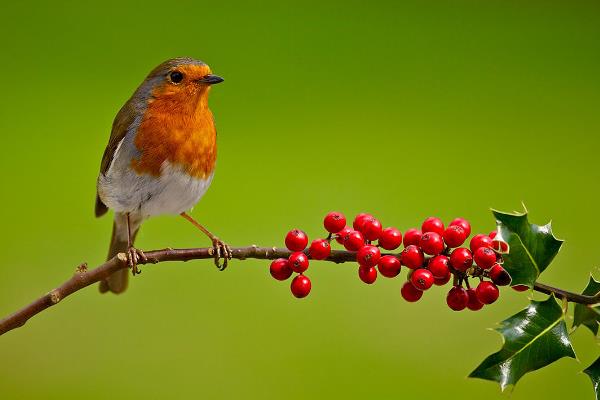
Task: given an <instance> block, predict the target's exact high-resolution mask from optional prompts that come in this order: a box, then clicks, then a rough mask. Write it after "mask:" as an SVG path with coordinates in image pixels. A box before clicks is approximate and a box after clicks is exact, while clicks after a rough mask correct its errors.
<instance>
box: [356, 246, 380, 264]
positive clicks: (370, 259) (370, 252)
mask: <svg viewBox="0 0 600 400" xmlns="http://www.w3.org/2000/svg"><path fill="white" fill-rule="evenodd" d="M380 257H381V253H380V252H379V248H377V247H375V246H371V245H369V244H367V245H365V246H363V247H361V248H360V250H358V253H357V254H356V261H357V262H358V264H360V266H362V267H374V266H376V265H377V263H378V262H379V258H380Z"/></svg>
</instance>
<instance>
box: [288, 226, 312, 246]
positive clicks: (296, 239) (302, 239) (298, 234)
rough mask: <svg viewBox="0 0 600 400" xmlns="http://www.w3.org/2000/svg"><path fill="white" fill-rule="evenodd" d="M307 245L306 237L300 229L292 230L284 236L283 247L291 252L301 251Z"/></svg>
mask: <svg viewBox="0 0 600 400" xmlns="http://www.w3.org/2000/svg"><path fill="white" fill-rule="evenodd" d="M307 244H308V236H306V233H304V232H302V231H301V230H300V229H292V230H291V231H289V232H288V234H287V235H286V236H285V247H287V248H288V249H289V250H291V251H302V250H304V249H305V248H306V245H307Z"/></svg>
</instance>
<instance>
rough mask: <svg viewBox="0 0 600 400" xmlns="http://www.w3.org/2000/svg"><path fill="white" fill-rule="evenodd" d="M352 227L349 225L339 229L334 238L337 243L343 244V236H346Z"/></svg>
mask: <svg viewBox="0 0 600 400" xmlns="http://www.w3.org/2000/svg"><path fill="white" fill-rule="evenodd" d="M352 231H353V229H352V228H351V227H349V226H345V227H344V228H343V229H342V230H341V231H339V232H338V233H337V235H336V238H335V240H336V241H337V242H338V243H339V244H342V245H343V244H344V237H346V235H348V234H349V233H350V232H352Z"/></svg>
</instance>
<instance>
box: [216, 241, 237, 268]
mask: <svg viewBox="0 0 600 400" xmlns="http://www.w3.org/2000/svg"><path fill="white" fill-rule="evenodd" d="M212 242H213V249H214V252H213V254H214V256H215V265H216V266H217V268H218V269H219V271H223V270H224V269H225V268H227V263H228V262H229V260H231V257H232V253H231V247H229V245H228V244H227V243H225V242H223V241H222V240H221V239H219V238H214V239H213V241H212ZM221 259H223V263H222V264H221Z"/></svg>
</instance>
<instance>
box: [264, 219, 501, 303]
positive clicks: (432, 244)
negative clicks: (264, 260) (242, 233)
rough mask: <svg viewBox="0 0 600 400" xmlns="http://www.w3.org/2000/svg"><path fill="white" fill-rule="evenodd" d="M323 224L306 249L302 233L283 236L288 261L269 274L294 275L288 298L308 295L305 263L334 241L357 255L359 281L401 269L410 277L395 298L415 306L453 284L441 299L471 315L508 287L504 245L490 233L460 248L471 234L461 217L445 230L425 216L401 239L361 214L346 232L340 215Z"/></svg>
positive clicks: (327, 251) (280, 261) (320, 257)
mask: <svg viewBox="0 0 600 400" xmlns="http://www.w3.org/2000/svg"><path fill="white" fill-rule="evenodd" d="M323 225H324V226H325V229H326V230H327V232H329V235H328V236H327V238H322V239H316V240H314V241H313V242H312V243H311V244H310V246H309V248H308V249H306V247H307V246H308V236H307V235H306V234H305V233H304V232H303V231H301V230H298V229H294V230H291V231H290V232H288V234H287V236H286V238H285V245H286V247H287V248H288V249H289V250H290V251H291V252H292V253H291V254H290V256H289V257H288V258H287V259H285V258H279V259H277V260H274V261H273V262H272V263H271V267H270V271H271V275H272V276H273V277H274V278H275V279H277V280H281V281H283V280H286V279H288V278H290V277H291V276H292V274H293V273H294V272H295V273H297V274H298V275H297V276H296V277H295V278H294V279H293V280H292V284H291V290H292V294H293V295H294V296H296V297H298V298H302V297H306V296H307V295H308V294H309V293H310V289H311V281H310V279H309V278H308V277H307V276H306V275H304V272H305V271H306V270H307V269H308V266H309V258H310V259H315V260H324V259H326V258H328V257H329V256H330V254H331V242H332V241H333V240H335V241H337V242H338V243H339V244H341V245H342V246H344V248H345V249H346V250H348V251H352V252H356V261H357V262H358V264H359V267H358V277H359V278H360V280H362V281H363V282H364V283H367V284H372V283H374V282H375V280H376V279H377V275H378V271H379V274H381V275H383V276H384V277H386V278H394V277H396V276H398V275H399V274H400V270H401V268H402V266H403V265H404V266H405V267H406V268H407V269H408V270H409V272H408V277H407V281H406V282H405V283H404V284H403V286H402V288H401V290H400V293H401V295H402V297H403V298H404V299H405V300H407V301H409V302H415V301H418V300H419V299H420V298H421V297H422V296H423V293H424V292H425V291H427V290H428V289H430V288H431V287H432V286H434V285H436V286H443V285H445V284H447V283H448V282H449V281H450V280H451V279H452V281H453V284H452V288H451V289H450V291H449V292H448V295H447V297H446V302H447V304H448V306H449V307H450V308H451V309H452V310H455V311H460V310H463V309H465V308H468V309H470V310H473V311H476V310H480V309H481V308H483V306H484V305H485V304H492V303H494V302H495V301H496V300H497V299H498V296H499V294H500V292H499V290H498V286H504V285H509V284H510V282H511V277H510V275H509V274H508V272H507V271H506V270H505V269H504V268H503V267H502V255H501V254H503V253H506V252H507V251H508V246H507V244H506V243H504V242H502V241H500V240H495V236H496V232H492V233H490V234H489V235H484V234H478V235H475V236H473V237H472V238H471V240H470V242H469V246H468V248H467V247H462V246H463V245H464V244H465V242H466V241H467V239H468V238H469V236H470V235H471V225H470V224H469V222H468V221H467V220H465V219H463V218H456V219H455V220H453V221H452V222H451V223H450V225H448V227H445V226H444V224H443V222H442V221H441V220H440V219H439V218H434V217H430V218H427V219H426V220H425V221H424V222H423V224H422V226H421V229H416V228H413V229H409V230H407V231H406V232H405V233H404V235H402V232H400V231H399V230H398V229H396V228H394V227H389V228H385V229H384V228H383V226H382V224H381V222H380V221H379V220H378V219H377V218H375V217H373V216H372V215H371V214H364V213H363V214H359V215H357V216H356V218H354V221H353V223H352V226H351V227H350V226H348V225H346V217H344V215H343V214H341V213H339V212H331V213H329V214H327V215H326V216H325V219H324V221H323ZM401 245H404V248H403V250H402V252H401V253H400V254H391V253H390V254H382V250H388V251H392V250H396V249H398V248H399V247H400V246H401ZM469 278H475V279H477V280H478V284H477V286H476V287H475V288H473V287H471V285H470V284H469ZM486 278H488V279H489V280H486Z"/></svg>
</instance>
